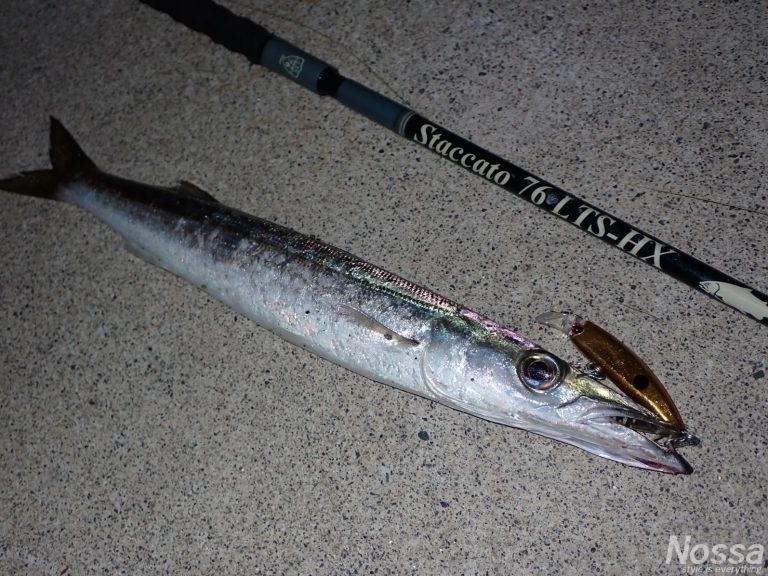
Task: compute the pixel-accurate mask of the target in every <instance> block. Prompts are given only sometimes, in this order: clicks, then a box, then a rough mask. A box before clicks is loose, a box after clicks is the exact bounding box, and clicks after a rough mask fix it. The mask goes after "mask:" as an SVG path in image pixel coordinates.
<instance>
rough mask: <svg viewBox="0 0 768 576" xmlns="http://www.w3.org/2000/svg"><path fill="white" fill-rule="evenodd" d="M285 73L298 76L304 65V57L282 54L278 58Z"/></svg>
mask: <svg viewBox="0 0 768 576" xmlns="http://www.w3.org/2000/svg"><path fill="white" fill-rule="evenodd" d="M278 62H279V63H280V66H282V67H283V70H285V73H286V74H288V76H290V77H291V78H298V77H299V74H301V69H302V68H303V67H304V58H302V57H301V56H297V55H296V54H282V55H281V56H280V60H278Z"/></svg>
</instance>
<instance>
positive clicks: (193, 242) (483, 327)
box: [0, 117, 693, 474]
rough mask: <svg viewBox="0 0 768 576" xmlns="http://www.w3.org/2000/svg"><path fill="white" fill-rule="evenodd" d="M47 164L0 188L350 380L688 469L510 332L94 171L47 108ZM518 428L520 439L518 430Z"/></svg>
mask: <svg viewBox="0 0 768 576" xmlns="http://www.w3.org/2000/svg"><path fill="white" fill-rule="evenodd" d="M49 155H50V161H51V167H50V168H48V169H41V170H33V171H27V172H21V173H18V174H15V175H11V176H9V177H7V178H4V179H2V180H0V189H2V190H5V191H7V192H10V193H14V194H21V195H26V196H33V197H37V198H42V199H50V200H58V201H62V202H67V203H71V204H74V205H76V206H78V207H80V208H82V209H83V210H85V211H86V212H88V213H90V214H92V215H93V216H95V217H96V218H97V219H98V220H101V221H102V222H103V223H104V224H106V225H107V226H109V227H110V228H111V229H113V230H114V231H115V232H117V234H118V235H119V236H120V237H122V239H123V242H124V243H125V246H126V248H127V249H128V251H129V252H130V253H132V254H133V255H135V256H137V257H139V258H141V259H142V260H145V261H147V262H149V263H151V264H154V265H156V266H158V267H160V268H162V269H164V270H167V271H169V272H171V273H173V274H176V275H178V276H180V277H182V278H184V279H186V280H187V281H189V282H191V283H192V284H194V285H196V286H198V287H199V288H201V289H202V290H204V291H206V292H207V293H208V294H210V295H211V296H213V297H214V298H216V299H218V300H220V301H221V302H223V303H224V304H226V305H227V306H229V307H231V308H232V309H233V310H235V311H236V312H238V313H240V314H242V315H243V316H245V317H247V318H249V319H251V320H253V321H254V322H255V323H257V324H258V325H260V326H262V327H264V328H266V329H268V330H270V331H272V332H274V333H275V334H277V335H278V336H280V337H282V338H284V339H285V340H287V341H288V342H290V343H292V344H295V345H298V346H300V347H302V348H304V349H306V350H308V351H309V352H312V353H314V354H316V355H318V356H320V357H322V358H325V359H326V360H329V361H331V362H333V363H335V364H337V365H339V366H342V367H344V368H347V369H349V370H351V371H353V372H355V373H357V374H359V375H361V376H364V377H366V378H369V379H371V380H374V381H377V382H380V383H382V384H386V385H389V386H392V387H395V388H397V389H400V390H403V391H405V392H409V393H412V394H415V395H418V396H421V397H423V398H426V399H429V400H432V401H434V402H437V403H439V404H442V405H445V406H448V407H450V408H453V409H456V410H459V411H462V412H465V413H468V414H471V415H474V416H477V417H479V418H483V419H485V420H488V421H491V422H494V423H498V424H501V425H505V426H509V427H512V428H517V429H521V430H526V431H528V432H531V433H534V434H537V435H540V436H544V437H547V438H551V439H554V440H557V441H560V442H563V443H565V444H569V445H571V446H575V447H577V448H581V449H582V450H585V451H586V452H589V453H591V454H593V455H596V456H600V457H602V458H606V459H608V460H611V461H615V462H619V463H622V464H626V465H628V466H632V467H636V468H641V469H645V470H652V471H658V472H663V473H668V474H690V473H691V472H692V471H693V468H692V466H691V465H690V464H689V463H688V462H687V461H686V460H685V459H684V458H683V457H682V456H681V455H680V454H679V453H677V451H676V450H675V449H674V446H670V445H667V444H665V443H664V442H663V438H664V437H668V436H671V435H674V434H675V433H676V430H675V429H674V427H671V426H670V425H669V424H668V423H666V422H663V421H662V420H660V419H659V418H658V417H657V416H655V415H654V414H652V413H651V412H650V411H649V410H647V409H646V408H644V407H643V406H641V405H639V404H637V403H636V402H634V401H633V400H632V399H631V398H629V397H628V396H627V395H626V394H623V393H622V392H621V391H619V390H617V389H614V388H611V387H609V386H607V385H605V384H604V383H602V382H600V381H598V380H597V379H595V378H593V377H591V376H590V375H589V374H587V373H586V372H584V371H583V370H580V369H579V368H577V367H575V366H572V365H570V364H569V363H567V362H565V361H564V360H562V359H561V358H559V357H558V356H556V355H555V354H553V353H551V352H549V351H547V350H545V349H544V348H542V347H541V346H539V345H538V344H536V343H535V342H533V341H531V340H529V339H528V338H526V337H524V336H522V335H520V334H518V333H517V332H515V331H513V330H512V329H510V328H507V327H505V326H502V325H500V324H498V323H497V322H494V321H493V320H491V319H490V318H488V317H486V316H484V315H482V314H480V313H478V312H475V311H473V310H471V309H469V308H467V307H465V306H463V305H460V304H458V303H456V302H454V301H453V300H450V299H448V298H445V297H443V296H441V295H439V294H437V293H436V292H433V291H432V290H429V289H427V288H424V287H422V286H419V285H418V284H415V283H413V282H410V281H408V280H405V279H403V278H401V277H400V276H397V275H396V274H393V273H391V272H388V271H386V270H384V269H382V268H379V267H378V266H375V265H373V264H371V263H369V262H368V261H366V260H364V259H361V258H358V257H356V256H354V255H352V254H350V253H349V252H347V251H345V250H342V249H340V248H336V247H333V246H331V245H329V244H326V243H323V242H321V241H320V240H318V239H316V238H314V237H311V236H308V235H304V234H301V233H299V232H297V231H294V230H292V229H290V228H288V227H285V226H281V225H279V224H276V223H273V222H270V221H267V220H264V219H261V218H258V217H257V216H253V215H250V214H247V213H245V212H242V211H239V210H237V209H235V208H230V207H228V206H226V205H224V204H223V203H222V202H220V201H219V200H218V199H216V198H215V197H214V196H212V195H211V194H210V193H208V192H206V191H204V190H202V189H200V188H199V187H197V186H195V185H194V184H191V183H189V182H181V183H180V184H178V185H176V186H170V187H163V186H155V185H148V184H143V183H139V182H136V181H133V180H128V179H125V178H122V177H120V176H115V175H112V174H110V173H108V172H104V171H102V170H101V169H99V168H98V167H97V166H96V164H95V163H94V162H93V161H92V160H91V159H90V157H89V156H87V155H86V153H85V152H84V151H83V149H82V148H81V147H80V145H79V144H78V143H77V142H76V140H75V139H74V137H73V136H72V135H71V134H70V133H69V132H68V131H67V129H66V128H65V127H64V126H63V125H62V123H61V122H60V121H59V120H57V119H56V118H53V117H52V118H51V121H50V150H49ZM530 437H531V438H532V437H533V436H530Z"/></svg>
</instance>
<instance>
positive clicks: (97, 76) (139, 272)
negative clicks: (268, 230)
mask: <svg viewBox="0 0 768 576" xmlns="http://www.w3.org/2000/svg"><path fill="white" fill-rule="evenodd" d="M227 4H228V5H229V6H230V7H232V8H233V9H235V10H236V11H238V12H240V13H243V14H245V15H248V16H251V17H252V18H254V19H256V20H260V21H261V22H262V23H264V24H265V25H267V26H268V27H269V28H270V29H272V30H273V31H275V32H276V33H278V34H279V35H281V36H283V37H284V38H286V39H289V40H290V41H293V42H294V43H295V44H297V45H299V46H301V47H303V48H305V49H306V50H308V51H310V52H313V53H315V54H317V55H318V56H321V57H324V58H325V59H327V60H328V61H329V62H332V63H334V64H336V65H337V66H338V67H339V68H340V69H341V71H342V72H344V73H345V74H347V75H348V76H350V77H353V78H355V79H358V80H360V81H362V82H364V83H366V84H369V85H371V86H373V87H375V88H376V89H380V90H383V91H384V92H385V93H387V94H389V95H393V96H395V97H397V98H402V99H403V100H405V101H406V102H407V103H408V104H409V105H410V106H411V107H413V108H414V109H416V110H418V111H419V112H421V113H423V114H424V115H425V116H428V117H432V118H434V119H435V120H437V121H438V122H440V123H442V124H444V125H446V126H448V127H450V128H452V129H454V130H455V131H456V132H457V133H459V134H462V135H466V136H467V137H469V138H471V139H473V140H475V141H476V142H478V143H479V144H481V145H484V146H486V147H487V148H488V149H490V150H493V151H495V152H497V153H499V154H500V155H502V156H504V157H507V158H509V159H511V160H513V161H515V162H516V163H518V164H520V165H522V166H525V167H526V168H528V169H530V170H532V171H533V172H534V173H537V174H541V175H542V176H544V177H545V178H547V179H548V180H551V181H553V182H555V183H558V184H561V185H562V186H563V187H565V188H566V189H567V190H571V191H573V192H574V193H575V194H577V195H579V196H581V197H583V198H585V199H588V200H591V201H592V202H593V203H595V204H597V205H598V206H601V207H603V208H605V209H606V210H608V211H611V212H615V213H616V214H618V215H620V216H622V217H624V218H625V219H626V220H627V221H629V222H633V223H635V224H637V225H638V226H639V227H640V228H643V229H645V230H647V231H649V232H651V233H653V234H655V235H657V236H658V237H660V238H661V239H663V240H666V241H668V242H670V243H672V244H673V245H675V246H677V247H678V248H681V249H683V250H686V251H688V252H691V253H693V254H694V255H696V256H698V257H700V258H702V259H704V260H706V261H707V262H709V263H711V264H713V265H715V266H716V267H718V268H721V269H723V270H725V271H727V272H730V273H732V274H734V275H735V276H737V277H738V278H740V279H742V280H744V281H746V282H748V283H750V284H753V285H755V286H757V287H759V288H762V289H763V290H765V289H767V288H768V261H766V257H765V254H766V246H768V199H767V194H768V171H767V170H766V165H767V161H766V158H768V120H767V118H768V117H767V116H766V110H767V109H768V88H766V86H768V84H767V83H766V66H767V65H768V61H766V47H767V46H768V33H767V32H766V28H765V25H764V21H765V4H764V3H762V2H733V3H715V2H704V3H701V2H697V3H688V2H683V3H646V4H638V3H624V2H610V3H608V2H607V3H572V4H570V5H567V6H563V5H562V3H561V2H549V1H546V2H536V3H529V4H526V3H507V2H500V1H499V2H494V1H489V0H480V1H479V2H472V3H468V2H467V3H463V2H411V3H397V4H395V5H389V6H388V7H384V4H382V3H378V2H373V1H369V0H365V1H362V2H340V1H331V0H323V1H320V2H314V1H313V2H308V1H305V2H277V1H274V2H264V3H262V4H259V5H258V6H256V5H255V3H254V2H251V1H244V2H240V3H238V4H235V3H227ZM276 14H278V15H279V16H277V15H276ZM307 25H308V26H311V27H312V28H313V29H315V30H320V31H322V34H318V33H316V32H314V31H313V30H312V29H310V28H308V27H307ZM0 54H2V57H0V85H2V87H3V99H2V106H0V126H1V127H2V138H1V139H0V172H2V173H8V172H12V171H15V170H20V169H31V168H36V167H42V166H44V165H45V164H46V147H47V118H48V116H49V115H50V114H54V115H56V116H58V117H60V118H61V119H62V120H63V121H64V123H65V124H66V125H67V126H68V127H69V128H70V129H71V130H72V131H73V132H74V133H75V134H76V135H77V136H78V138H79V139H80V141H81V142H82V144H83V146H84V147H85V148H86V149H87V150H88V151H89V152H90V153H91V155H92V156H93V157H94V158H95V159H96V160H97V161H98V162H99V163H100V164H101V165H102V166H103V167H105V168H107V169H109V170H110V171H112V172H116V173H118V174H122V175H125V176H129V177H131V178H134V179H137V180H144V181H148V182H155V183H171V182H173V181H175V180H177V179H179V178H184V179H188V180H191V181H193V182H196V183H197V184H199V185H200V186H202V187H203V188H205V189H207V190H210V191H211V192H212V193H214V194H215V195H217V196H219V197H220V198H221V199H222V200H224V201H225V202H226V203H228V204H231V205H233V206H237V207H240V208H242V209H244V210H246V211H249V212H253V213H256V214H259V215H261V216H264V217H266V218H269V219H272V220H274V221H276V222H280V223H283V224H286V225H289V226H291V227H293V228H296V229H298V230H301V231H304V232H308V233H312V234H315V235H317V236H319V237H321V238H323V239H325V240H327V241H329V242H331V243H333V244H335V245H337V246H341V247H345V248H347V249H349V250H351V251H352V252H354V253H356V254H358V255H361V256H363V257H366V258H368V259H370V260H372V261H374V262H376V263H378V264H380V265H383V266H385V267H386V268H388V269H390V270H392V271H396V272H398V273H400V274H401V275H403V276H405V277H406V278H409V279H413V280H415V281H418V282H420V283H422V284H425V285H427V286H429V287H431V288H433V289H435V290H437V291H439V292H441V293H443V294H444V295H446V296H449V297H451V298H453V299H454V300H457V301H460V302H462V303H465V304H466V305H468V306H470V307H472V308H474V309H476V310H479V311H481V312H483V313H485V314H487V315H489V316H491V317H493V318H495V319H497V320H499V321H502V322H504V323H506V324H508V325H510V326H511V327H513V328H515V329H518V330H519V331H520V332H522V333H523V334H525V335H527V336H529V337H531V338H534V339H537V340H539V341H540V342H542V343H543V344H545V345H546V346H548V347H549V348H551V349H553V350H554V351H556V352H559V353H560V354H562V355H563V356H565V357H567V358H569V359H571V360H574V359H576V357H577V356H576V353H575V351H573V349H571V348H569V345H568V343H567V342H566V341H565V340H564V339H563V338H562V337H559V336H558V335H556V334H553V333H552V332H551V331H548V330H547V329H546V328H544V327H542V326H539V325H537V324H536V323H535V322H534V317H535V315H536V314H537V313H538V312H540V311H543V310H547V309H549V308H550V307H553V306H554V307H570V308H572V309H575V310H579V311H581V312H583V313H585V314H586V315H588V316H589V317H590V318H592V319H594V320H596V321H598V322H599V323H601V324H602V325H604V326H605V327H606V328H608V329H609V330H611V331H612V332H614V333H616V334H617V335H619V336H620V337H621V338H622V339H623V340H625V341H627V342H630V343H632V345H633V346H634V347H635V349H636V350H637V351H638V352H639V353H640V354H641V355H642V356H643V357H644V358H645V359H646V360H647V361H648V362H649V363H650V364H651V366H652V367H653V368H654V369H655V371H656V372H657V373H658V374H659V375H660V377H661V378H662V379H663V380H664V381H665V382H666V383H667V386H668V388H669V390H670V391H671V393H672V394H673V396H674V398H675V399H676V400H677V402H678V404H679V407H680V409H681V411H682V413H683V415H684V416H685V418H686V419H687V420H688V422H689V423H690V425H691V426H692V427H693V428H694V429H695V430H696V431H697V432H698V433H699V434H700V435H701V437H702V438H703V439H704V443H703V445H702V446H701V447H699V448H696V449H693V448H692V449H687V450H685V454H686V456H687V457H688V458H689V460H690V462H691V463H692V464H693V466H694V468H695V473H694V474H693V475H692V476H689V477H669V476H664V475H659V474H654V473H649V472H643V471H641V470H636V469H631V468H627V467H624V466H621V465H618V464H614V463H611V462H608V461H604V460H601V459H598V458H594V457H591V456H589V455H587V454H586V453H584V452H582V451H580V450H577V449H574V448H571V447H568V446H565V445H560V444H558V443H555V442H553V441H549V440H545V439H542V438H539V437H535V436H533V435H530V434H527V433H524V432H519V431H514V430H510V429H504V428H502V427H500V426H496V425H492V424H488V423H486V422H483V421H481V420H478V419H475V418H472V417H469V416H466V415H463V414H460V413H458V412H455V411H452V410H450V409H447V408H443V407H441V406H438V405H434V404H432V403H430V402H427V401H425V400H422V399H419V398H416V397H411V396H409V395H407V394H404V393H401V392H398V391H395V390H392V389H389V388H386V387H384V386H381V385H378V384H375V383H372V382H369V381H367V380H365V379H363V378H361V377H358V376H356V375H354V374H351V373H349V372H347V371H345V370H343V369H341V368H337V367H335V366H333V365H330V364H328V363H326V362H324V361H321V360H319V359H318V358H315V357H314V356H312V355H310V354H308V353H305V352H303V351H301V350H299V349H296V348H294V347H292V346H290V345H288V344H286V343H284V342H282V341H281V340H279V339H278V338H276V337H275V336H273V335H271V334H269V333H267V332H266V331H264V330H261V329H259V328H257V327H254V326H253V325H252V324H250V323H249V322H248V321H245V320H243V319H242V318H239V317H237V316H236V315H235V314H234V313H233V312H231V311H229V310H227V309H225V308H224V307H223V306H222V305H220V304H218V303H217V302H214V301H212V300H211V299H209V298H208V297H206V296H205V295H204V294H202V293H201V292H199V291H197V290H196V289H195V288H193V287H191V286H188V285H185V284H184V283H183V282H182V281H181V280H179V279H177V278H175V277H172V276H170V275H169V274H167V273H164V272H162V271H159V270H156V269H153V268H152V267H150V266H149V265H147V264H145V263H143V262H141V261H139V260H136V259H135V258H133V257H132V256H129V255H128V254H126V253H125V252H124V251H123V249H122V247H121V243H120V241H119V240H118V239H117V238H116V237H115V236H114V235H113V234H111V233H110V232H109V231H108V230H106V228H105V227H104V226H102V225H100V224H98V223H97V222H95V221H94V220H93V219H91V218H90V217H88V216H87V215H85V214H83V213H80V212H79V211H77V210H76V209H75V208H73V207H69V206H65V205H57V204H54V203H46V202H43V201H39V200H35V199H27V198H19V197H11V196H9V195H2V196H0V201H1V202H2V209H0V223H1V225H0V245H1V246H2V248H0V295H1V297H0V337H1V338H2V354H1V355H0V387H1V390H2V397H1V398H0V461H1V462H2V466H1V467H0V573H2V574H55V575H61V574H73V575H74V574H78V575H80V574H283V573H285V574H347V573H349V574H406V573H414V574H534V573H541V572H547V573H553V574H584V573H601V574H629V573H631V574H651V573H669V574H683V573H684V571H685V570H686V568H691V567H695V566H694V565H693V564H691V563H689V564H688V565H687V566H684V565H681V564H680V563H679V561H678V560H677V557H676V556H675V557H673V558H672V561H671V563H670V564H667V563H666V562H665V560H666V556H667V551H668V545H669V542H670V536H676V537H678V538H679V539H680V541H681V542H684V539H685V537H686V536H690V545H691V546H694V545H698V544H701V545H705V546H708V547H709V548H711V547H712V546H714V545H716V544H725V545H727V546H729V547H730V546H732V545H744V546H750V545H753V544H760V545H762V546H766V545H768V529H767V527H766V526H767V524H768V521H766V512H768V499H767V497H766V481H765V478H766V472H767V471H768V466H767V465H766V443H767V441H768V432H766V430H767V427H766V407H767V403H768V386H767V384H768V379H767V378H766V376H765V375H764V374H765V372H766V370H767V369H768V331H767V330H766V328H765V326H760V325H758V324H757V323H756V322H754V321H752V320H750V319H749V318H747V317H744V316H742V315H740V314H738V313H737V312H734V311H731V310H729V309H726V308H725V307H723V306H722V305H720V304H719V303H717V302H715V301H713V300H710V299H708V298H706V297H704V296H702V295H700V294H698V293H694V292H693V291H691V290H689V289H688V288H686V287H685V286H683V285H681V284H678V283H676V282H675V281H673V280H671V279H669V278H668V277H666V276H664V275H662V274H659V273H656V272H655V271H654V270H652V269H651V268H650V267H648V266H646V265H643V264H641V263H638V262H635V261H632V260H631V259H630V258H628V257H627V256H625V255H624V254H622V253H620V252H618V251H617V250H615V249H611V248H609V247H607V246H606V245H604V244H603V243H601V242H600V241H598V240H595V239H591V238H589V237H587V236H586V235H585V234H584V233H582V232H580V231H579V230H577V229H575V228H572V227H569V226H567V225H565V224H564V223H562V222H560V221H558V219H556V218H553V217H551V216H548V215H546V214H543V213H541V212H539V211H537V210H536V209H535V208H533V207H530V206H528V205H525V204H523V203H521V202H519V201H517V200H515V199H514V198H512V197H510V196H509V195H508V194H507V193H505V192H504V191H502V190H501V189H498V188H496V187H494V186H491V185H489V184H487V183H484V182H482V181H481V180H480V179H478V178H476V177H473V176H471V175H469V174H466V173H464V172H462V171H460V170H459V169H457V168H455V167H453V166H450V165H448V164H446V163H445V162H444V161H443V160H441V159H440V158H438V157H436V156H434V155H431V154H430V153H428V152H427V151H424V150H421V149H419V148H417V147H415V146H413V145H410V144H408V143H407V142H405V141H403V140H401V139H398V138H397V137H396V136H394V135H392V134H390V133H388V132H386V131H385V130H384V129H381V128H379V127H377V126H375V125H373V124H371V123H370V122H368V121H366V120H364V119H362V118H360V117H357V116H355V115H354V114H352V113H351V112H349V111H348V110H346V109H344V108H343V107H341V106H340V105H339V104H337V103H335V102H333V101H332V100H322V99H320V98H318V97H316V96H314V95H312V94H310V93H308V92H307V91H305V90H302V89H300V88H298V87H297V86H295V85H293V84H291V83H289V82H287V81H286V80H284V79H282V78H279V77H277V76H276V75H273V74H268V73H266V72H264V71H263V70H261V69H258V68H253V67H249V66H248V65H247V64H246V63H245V61H244V60H243V59H241V58H239V57H237V56H235V55H232V54H230V53H228V52H226V51H225V50H224V49H221V48H218V47H214V46H213V45H212V44H211V43H209V42H208V41H206V40H205V39H203V38H201V37H199V36H197V35H195V34H194V33H192V32H189V31H187V30H186V29H184V28H182V27H180V26H178V25H176V24H174V23H173V22H172V21H171V20H170V19H169V18H167V17H164V16H161V15H159V14H158V13H156V12H154V11H152V10H150V9H149V8H146V7H144V6H143V5H140V4H139V3H137V2H132V1H131V2H117V1H101V2H87V1H84V0H78V1H73V2H60V3H52V2H42V1H26V0H25V1H24V2H21V1H19V0H14V1H10V2H5V3H4V7H3V17H2V18H0ZM761 366H762V369H761ZM709 548H707V549H709ZM703 551H704V548H702V547H699V548H698V557H697V558H698V559H701V557H702V555H703V553H704V552H703ZM726 565H727V563H726ZM707 566H709V568H711V569H714V568H715V567H716V566H715V564H712V563H711V561H710V563H709V564H708V565H707ZM747 567H751V566H750V565H747ZM705 568H706V566H705ZM766 571H768V568H763V572H766ZM753 573H754V572H753Z"/></svg>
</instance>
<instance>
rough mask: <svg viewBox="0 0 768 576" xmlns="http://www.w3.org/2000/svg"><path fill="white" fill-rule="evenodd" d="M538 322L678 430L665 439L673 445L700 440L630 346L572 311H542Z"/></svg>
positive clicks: (598, 372) (599, 374) (600, 374)
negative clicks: (560, 335)
mask: <svg viewBox="0 0 768 576" xmlns="http://www.w3.org/2000/svg"><path fill="white" fill-rule="evenodd" d="M536 320H537V321H539V322H541V323H542V324H545V325H547V326H549V327H551V328H555V329H557V330H560V331H561V332H563V333H565V334H567V335H568V337H569V339H570V340H571V342H573V344H574V345H575V346H576V348H578V349H579V351H580V352H581V353H582V354H583V355H584V356H585V357H586V359H587V360H588V361H589V362H590V364H589V365H588V372H589V373H590V374H592V376H594V377H598V378H603V377H607V378H608V379H609V380H610V381H611V382H613V383H614V384H615V385H616V386H617V387H618V388H619V389H620V390H621V391H622V392H624V393H625V394H627V395H628V396H629V397H630V398H632V399H633V400H634V401H635V402H637V403H638V404H640V405H642V406H644V407H645V408H647V409H648V410H650V411H651V412H653V414H654V415H656V416H657V417H658V418H659V419H660V420H661V421H663V422H666V423H667V424H669V425H670V426H672V427H673V428H674V429H675V430H677V431H678V434H676V435H671V436H668V437H667V438H666V439H665V442H666V443H667V444H668V445H669V446H671V447H675V448H679V447H681V446H693V445H696V444H698V443H699V439H698V438H697V437H696V436H695V435H694V434H693V433H692V432H690V431H689V430H687V428H686V426H685V424H684V422H683V417H682V416H681V415H680V411H679V410H678V409H677V406H676V405H675V403H674V401H673V400H672V397H671V396H670V395H669V392H667V389H666V388H665V387H664V385H663V384H662V383H661V380H659V378H658V377H657V376H656V375H655V374H654V373H653V371H652V370H651V369H650V368H649V367H648V365H647V364H646V363H645V362H643V360H642V359H641V358H640V357H639V356H638V355H637V354H635V353H634V352H633V351H632V350H631V349H630V348H629V346H627V345H626V344H624V343H623V342H622V341H621V340H619V339H618V338H616V336H614V335H613V334H611V333H610V332H608V331H607V330H605V329H604V328H601V327H600V326H598V325H597V324H595V323H594V322H591V321H589V320H584V318H582V317H581V316H579V315H578V314H574V313H572V312H567V311H566V312H545V313H544V314H540V315H539V316H537V318H536Z"/></svg>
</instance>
